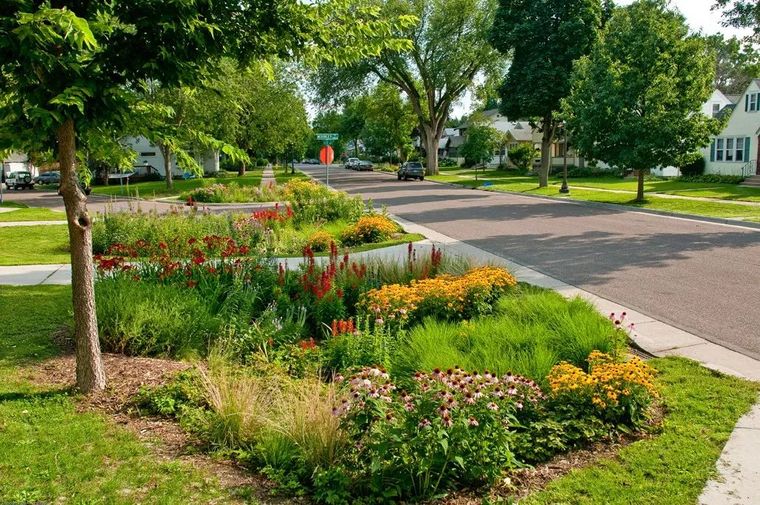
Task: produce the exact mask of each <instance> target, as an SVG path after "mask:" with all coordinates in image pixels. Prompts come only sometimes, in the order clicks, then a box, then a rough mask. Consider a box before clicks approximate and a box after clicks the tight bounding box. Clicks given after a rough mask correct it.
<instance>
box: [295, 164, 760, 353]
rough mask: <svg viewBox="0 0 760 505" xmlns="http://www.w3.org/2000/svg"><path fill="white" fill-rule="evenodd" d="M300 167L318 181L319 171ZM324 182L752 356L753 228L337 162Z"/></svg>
mask: <svg viewBox="0 0 760 505" xmlns="http://www.w3.org/2000/svg"><path fill="white" fill-rule="evenodd" d="M301 168H302V169H303V170H305V171H306V172H308V173H311V174H312V175H313V176H314V177H316V178H318V179H320V180H323V181H324V176H325V169H324V167H317V166H309V165H306V166H302V167H301ZM330 185H331V186H333V187H335V188H337V189H341V190H344V191H347V192H349V193H352V194H360V195H362V196H363V197H364V198H371V199H372V200H373V201H374V203H375V205H377V206H381V205H385V206H387V208H388V211H389V212H391V213H393V214H395V215H397V216H400V217H402V218H404V219H407V220H409V221H413V222H415V223H418V224H421V225H424V226H427V227H429V228H432V229H434V230H436V231H438V232H440V233H443V234H445V235H448V236H450V237H452V238H455V239H458V240H462V241H464V242H467V243H469V244H471V245H474V246H477V247H480V248H482V249H485V250H487V251H489V252H491V253H494V254H497V255H499V256H502V257H504V258H508V259H511V260H514V261H516V262H518V263H521V264H523V265H526V266H529V267H531V268H534V269H536V270H539V271H541V272H543V273H545V274H547V275H551V276H553V277H556V278H558V279H560V280H562V281H564V282H566V283H569V284H572V285H575V286H577V287H580V288H582V289H585V290H587V291H590V292H592V293H594V294H596V295H599V296H601V297H604V298H607V299H609V300H612V301H614V302H617V303H619V304H621V305H625V306H628V307H630V308H631V309H635V310H638V311H640V312H642V313H645V314H647V315H649V316H651V317H654V318H656V319H659V320H661V321H664V322H666V323H669V324H671V325H673V326H677V327H679V328H682V329H684V330H686V331H689V332H691V333H694V334H696V335H699V336H701V337H703V338H705V339H707V340H710V341H712V342H715V343H718V344H721V345H724V346H725V347H729V348H731V349H734V350H736V351H739V352H742V353H744V354H746V355H749V356H752V357H754V358H758V359H760V230H752V229H747V228H742V227H738V226H727V225H720V224H713V223H707V222H702V221H695V220H689V219H678V218H670V217H664V216H657V215H652V214H645V213H641V212H636V211H628V210H623V209H620V210H618V209H608V208H600V207H593V206H587V205H582V204H581V205H579V204H575V203H570V202H562V201H555V200H547V199H539V198H534V197H527V196H520V195H511V194H504V193H501V194H500V193H490V192H485V191H477V190H470V189H460V188H456V187H452V186H448V185H443V184H437V183H433V182H428V181H425V182H418V181H409V182H405V181H397V180H396V178H395V176H393V175H392V174H383V173H370V172H354V171H350V170H344V169H343V168H339V167H337V166H335V167H333V168H332V169H331V170H330Z"/></svg>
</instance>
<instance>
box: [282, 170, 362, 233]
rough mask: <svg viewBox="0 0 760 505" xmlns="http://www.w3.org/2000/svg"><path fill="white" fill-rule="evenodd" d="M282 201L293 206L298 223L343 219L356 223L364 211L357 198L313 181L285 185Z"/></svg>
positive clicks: (300, 181) (299, 181) (296, 181)
mask: <svg viewBox="0 0 760 505" xmlns="http://www.w3.org/2000/svg"><path fill="white" fill-rule="evenodd" d="M282 196H283V199H285V200H288V201H289V202H290V204H291V205H292V206H293V210H294V211H295V214H296V221H297V222H298V223H316V222H319V221H334V220H338V219H345V220H348V221H356V220H357V219H359V217H361V215H362V212H363V211H364V203H363V202H362V200H361V198H359V197H351V196H349V195H348V194H347V193H344V192H342V191H333V190H331V189H330V188H328V187H327V186H323V185H322V184H319V183H317V182H314V181H310V180H303V179H294V180H291V181H289V182H288V183H287V184H285V187H284V189H283V190H282Z"/></svg>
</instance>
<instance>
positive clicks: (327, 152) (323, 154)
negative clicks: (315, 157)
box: [317, 133, 339, 186]
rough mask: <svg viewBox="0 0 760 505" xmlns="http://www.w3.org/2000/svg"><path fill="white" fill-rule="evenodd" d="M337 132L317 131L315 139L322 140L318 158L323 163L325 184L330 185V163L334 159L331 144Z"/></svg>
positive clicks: (336, 137)
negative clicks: (322, 144) (322, 145)
mask: <svg viewBox="0 0 760 505" xmlns="http://www.w3.org/2000/svg"><path fill="white" fill-rule="evenodd" d="M338 137H339V135H338V134H337V133H317V140H321V141H322V142H324V144H325V145H324V147H323V148H322V149H321V150H320V151H319V160H320V161H321V162H322V163H324V165H325V184H327V185H328V186H329V185H330V164H331V163H332V162H333V160H334V159H335V152H334V151H333V148H332V146H331V144H332V143H333V142H335V141H336V140H338Z"/></svg>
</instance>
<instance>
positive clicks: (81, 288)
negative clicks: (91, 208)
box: [57, 119, 106, 393]
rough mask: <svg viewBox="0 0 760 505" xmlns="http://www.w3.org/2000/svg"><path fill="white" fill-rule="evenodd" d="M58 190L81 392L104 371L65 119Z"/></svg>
mask: <svg viewBox="0 0 760 505" xmlns="http://www.w3.org/2000/svg"><path fill="white" fill-rule="evenodd" d="M57 137H58V162H59V164H60V170H61V194H62V195H63V203H64V206H65V208H66V219H67V221H68V226H69V244H70V248H71V300H72V303H73V306H74V341H75V345H76V361H77V363H76V368H77V388H79V390H80V391H82V392H84V393H89V392H92V391H102V390H103V389H105V387H106V374H105V370H104V368H103V360H102V357H101V355H100V340H99V339H98V319H97V314H96V312H95V284H94V283H95V271H94V268H93V263H92V220H91V219H90V215H89V214H88V213H87V197H86V196H85V194H84V193H83V192H82V189H81V188H80V187H79V182H78V180H77V174H76V133H75V131H74V122H73V121H72V120H71V119H67V120H66V121H65V122H64V123H63V124H62V125H61V126H60V127H59V128H58V132H57Z"/></svg>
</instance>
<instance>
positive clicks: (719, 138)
mask: <svg viewBox="0 0 760 505" xmlns="http://www.w3.org/2000/svg"><path fill="white" fill-rule="evenodd" d="M723 114H726V115H728V114H730V117H729V120H728V123H727V124H726V126H725V128H723V131H722V132H720V133H719V134H718V135H716V136H715V137H713V139H712V142H711V143H710V146H709V147H708V148H706V149H704V150H703V155H704V156H705V161H706V163H705V173H706V174H722V175H743V176H745V177H749V176H753V175H760V79H753V80H752V82H750V84H749V86H748V87H747V89H746V91H745V92H744V93H743V94H742V95H741V96H740V98H739V101H738V102H737V103H736V104H730V105H727V106H725V107H724V108H723V109H721V111H720V112H719V115H723Z"/></svg>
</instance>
